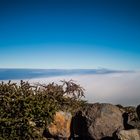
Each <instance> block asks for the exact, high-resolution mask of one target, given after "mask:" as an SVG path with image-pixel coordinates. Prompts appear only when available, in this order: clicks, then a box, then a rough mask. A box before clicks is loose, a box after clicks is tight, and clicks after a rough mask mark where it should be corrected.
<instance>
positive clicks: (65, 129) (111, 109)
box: [44, 103, 140, 140]
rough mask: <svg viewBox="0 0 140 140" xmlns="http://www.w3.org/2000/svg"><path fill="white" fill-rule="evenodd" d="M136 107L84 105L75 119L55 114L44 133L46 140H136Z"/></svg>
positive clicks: (139, 126)
mask: <svg viewBox="0 0 140 140" xmlns="http://www.w3.org/2000/svg"><path fill="white" fill-rule="evenodd" d="M139 119H140V106H138V107H137V108H135V107H123V106H121V105H112V104H105V103H103V104H99V103H95V104H87V105H86V106H85V107H83V108H82V109H81V110H79V111H78V112H77V113H76V114H75V115H73V116H72V115H71V113H70V112H63V111H59V112H57V113H56V115H55V116H54V122H53V123H52V124H51V125H50V126H49V127H48V128H47V129H46V130H45V131H44V136H45V137H46V139H50V140H53V139H63V140H64V139H69V140H74V139H80V140H140V121H139Z"/></svg>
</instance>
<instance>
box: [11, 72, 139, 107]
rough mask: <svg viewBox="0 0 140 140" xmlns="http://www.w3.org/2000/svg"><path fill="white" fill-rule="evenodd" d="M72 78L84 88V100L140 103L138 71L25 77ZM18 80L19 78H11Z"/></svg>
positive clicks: (41, 80)
mask: <svg viewBox="0 0 140 140" xmlns="http://www.w3.org/2000/svg"><path fill="white" fill-rule="evenodd" d="M71 79H72V80H74V81H75V82H76V83H77V84H80V85H81V86H82V87H83V88H84V89H85V100H87V101H88V102H90V103H94V102H103V103H113V104H122V105H124V106H128V105H129V106H130V105H132V106H136V105H138V104H140V72H118V73H117V72H116V73H105V74H81V75H78V74H77V75H65V76H55V77H47V78H45V77H44V78H32V79H26V80H25V81H29V82H30V83H32V84H35V83H38V82H39V83H42V84H48V83H51V82H55V83H60V81H61V80H71ZM13 82H19V80H13Z"/></svg>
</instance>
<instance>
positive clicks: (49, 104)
mask: <svg viewBox="0 0 140 140" xmlns="http://www.w3.org/2000/svg"><path fill="white" fill-rule="evenodd" d="M61 82H62V84H60V85H58V84H54V83H51V84H48V85H41V84H36V85H31V84H30V83H28V82H24V81H21V82H20V84H19V85H18V84H16V83H11V82H10V81H9V82H8V83H4V82H2V83H0V140H7V139H8V140H25V139H26V140H30V139H41V138H42V135H40V134H39V133H36V128H38V130H40V129H43V128H46V127H47V126H48V124H50V123H51V122H52V120H53V116H54V114H55V112H56V111H57V110H60V109H61V110H64V111H71V112H72V113H73V112H74V111H75V108H76V109H78V108H80V106H81V105H83V104H84V103H85V102H84V101H83V100H82V99H81V98H82V97H83V96H84V92H83V91H84V89H83V88H82V87H80V86H79V85H77V84H75V83H74V82H73V81H68V82H67V81H61Z"/></svg>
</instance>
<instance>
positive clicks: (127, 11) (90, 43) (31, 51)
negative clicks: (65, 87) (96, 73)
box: [0, 0, 140, 70]
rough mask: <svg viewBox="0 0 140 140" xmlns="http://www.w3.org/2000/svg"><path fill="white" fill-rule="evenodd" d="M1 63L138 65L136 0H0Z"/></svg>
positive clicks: (5, 65) (139, 22)
mask: <svg viewBox="0 0 140 140" xmlns="http://www.w3.org/2000/svg"><path fill="white" fill-rule="evenodd" d="M0 68H109V69H122V70H140V1H139V0H98V1H96V0H0Z"/></svg>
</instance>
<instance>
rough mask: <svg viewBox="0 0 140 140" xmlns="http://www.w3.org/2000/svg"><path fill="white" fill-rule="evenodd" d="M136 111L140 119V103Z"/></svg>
mask: <svg viewBox="0 0 140 140" xmlns="http://www.w3.org/2000/svg"><path fill="white" fill-rule="evenodd" d="M136 112H137V115H138V118H139V120H140V105H138V106H137V108H136Z"/></svg>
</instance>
